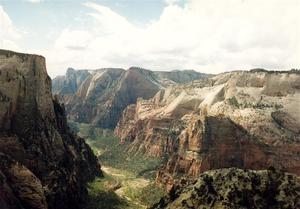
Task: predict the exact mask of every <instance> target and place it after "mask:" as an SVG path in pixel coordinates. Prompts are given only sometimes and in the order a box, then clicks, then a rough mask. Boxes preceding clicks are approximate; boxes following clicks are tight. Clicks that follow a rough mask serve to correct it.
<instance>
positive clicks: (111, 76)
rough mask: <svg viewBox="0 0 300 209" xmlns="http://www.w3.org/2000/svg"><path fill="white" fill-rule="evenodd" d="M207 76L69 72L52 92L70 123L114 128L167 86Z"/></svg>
mask: <svg viewBox="0 0 300 209" xmlns="http://www.w3.org/2000/svg"><path fill="white" fill-rule="evenodd" d="M83 72H85V73H83ZM86 73H89V74H88V75H87V76H86V77H85V79H84V80H82V78H83V76H82V74H84V76H85V75H86ZM75 75H76V76H75ZM79 75H80V76H79ZM206 76H207V75H205V74H202V73H197V72H195V71H192V70H186V71H171V72H156V71H150V70H145V69H141V68H136V67H132V68H130V69H128V70H123V69H118V68H105V69H99V70H95V71H89V72H88V71H77V72H76V71H75V72H74V71H73V70H68V71H67V74H66V76H64V77H59V78H56V79H54V80H53V81H54V82H53V90H55V91H54V93H58V94H59V95H60V97H61V98H62V101H63V102H64V104H65V107H66V111H67V114H68V118H69V119H71V120H74V121H77V122H85V123H93V124H96V125H98V126H100V127H102V128H114V127H115V126H116V124H117V122H118V120H119V118H120V116H121V113H122V111H123V110H124V109H125V108H126V107H127V106H128V105H129V104H134V103H135V102H136V100H137V98H139V97H141V98H144V99H149V98H151V97H153V96H154V95H155V94H156V93H157V92H158V91H159V90H161V89H164V88H166V87H168V86H171V85H174V84H177V83H185V82H189V81H192V80H195V79H199V78H202V77H206ZM78 77H80V79H78ZM61 84H64V85H61ZM74 89H76V93H75V94H74V93H73V90H74Z"/></svg>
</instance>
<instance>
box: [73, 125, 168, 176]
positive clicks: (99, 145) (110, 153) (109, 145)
mask: <svg viewBox="0 0 300 209" xmlns="http://www.w3.org/2000/svg"><path fill="white" fill-rule="evenodd" d="M70 124H71V127H72V129H73V130H76V131H77V132H79V134H80V135H81V136H83V137H84V138H86V141H87V143H88V144H89V145H90V146H91V147H92V149H93V150H94V152H95V154H96V156H98V158H99V160H100V162H101V164H102V165H105V166H110V167H114V168H118V169H122V170H128V171H131V172H133V173H134V174H136V175H137V176H145V177H147V178H153V177H154V176H155V170H156V169H157V168H158V167H159V166H160V165H161V163H162V159H159V158H153V157H152V158H149V157H145V156H143V155H142V154H135V155H132V154H131V153H129V152H128V151H127V149H128V145H126V144H120V139H119V138H117V137H114V136H112V134H109V133H108V135H107V136H103V135H101V134H102V132H103V130H102V129H100V128H96V127H93V126H91V125H89V124H83V123H80V124H79V123H75V122H71V123H70ZM108 132H109V131H108Z"/></svg>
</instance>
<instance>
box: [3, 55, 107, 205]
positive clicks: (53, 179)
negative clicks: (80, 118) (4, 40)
mask: <svg viewBox="0 0 300 209" xmlns="http://www.w3.org/2000/svg"><path fill="white" fill-rule="evenodd" d="M101 174H102V173H101V170H100V166H99V164H98V163H97V159H96V157H95V156H94V155H93V153H92V151H91V149H90V147H89V146H88V145H87V144H86V143H85V142H84V140H83V139H81V138H79V137H77V136H75V135H73V134H72V133H71V132H70V131H69V129H68V127H67V122H66V117H65V111H64V107H63V106H61V105H60V104H59V103H58V101H57V99H56V98H54V99H53V98H52V94H51V79H50V78H49V76H48V75H47V72H46V66H45V59H44V58H43V57H41V56H38V55H29V54H21V53H15V52H11V51H5V50H0V208H3V209H10V208H24V209H47V208H49V209H66V208H81V203H82V202H83V199H84V197H85V195H86V183H87V181H89V180H92V179H93V178H94V177H95V176H96V175H101Z"/></svg>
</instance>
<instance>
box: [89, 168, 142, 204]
mask: <svg viewBox="0 0 300 209" xmlns="http://www.w3.org/2000/svg"><path fill="white" fill-rule="evenodd" d="M120 186H121V183H120V182H119V181H117V180H115V179H114V178H113V177H112V176H110V175H107V174H105V177H104V178H101V179H100V178H98V179H96V180H95V181H93V182H92V183H90V184H89V185H88V193H89V196H88V199H87V202H86V207H85V208H84V209H141V207H140V206H139V205H136V204H134V203H133V202H129V201H128V200H126V199H124V198H121V197H119V196H118V195H117V194H116V193H115V190H117V189H118V188H119V187H120Z"/></svg>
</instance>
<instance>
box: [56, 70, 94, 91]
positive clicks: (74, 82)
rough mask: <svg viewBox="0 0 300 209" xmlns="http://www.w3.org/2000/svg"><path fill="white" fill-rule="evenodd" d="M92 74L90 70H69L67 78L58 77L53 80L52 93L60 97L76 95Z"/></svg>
mask: <svg viewBox="0 0 300 209" xmlns="http://www.w3.org/2000/svg"><path fill="white" fill-rule="evenodd" d="M90 74H91V73H90V72H89V71H88V70H75V69H73V68H68V69H67V72H66V75H65V76H57V77H56V78H54V79H53V80H52V93H53V94H59V95H72V94H75V93H76V92H77V90H78V88H79V87H80V85H81V84H82V82H83V81H84V80H85V79H86V78H87V77H88V76H89V75H90Z"/></svg>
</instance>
